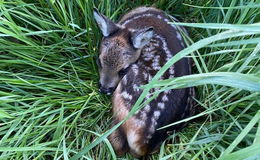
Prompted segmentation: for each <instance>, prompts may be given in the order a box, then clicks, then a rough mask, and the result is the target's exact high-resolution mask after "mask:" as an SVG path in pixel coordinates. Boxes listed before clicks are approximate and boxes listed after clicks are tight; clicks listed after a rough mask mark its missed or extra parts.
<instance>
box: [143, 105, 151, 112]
mask: <svg viewBox="0 0 260 160" xmlns="http://www.w3.org/2000/svg"><path fill="white" fill-rule="evenodd" d="M144 110H145V112H149V111H150V110H151V106H150V105H149V104H147V105H146V106H145V107H144Z"/></svg>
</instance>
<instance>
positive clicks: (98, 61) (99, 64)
mask: <svg viewBox="0 0 260 160" xmlns="http://www.w3.org/2000/svg"><path fill="white" fill-rule="evenodd" d="M96 63H97V65H98V67H99V68H101V67H102V66H101V62H100V59H99V58H97V60H96Z"/></svg>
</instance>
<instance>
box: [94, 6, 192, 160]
mask: <svg viewBox="0 0 260 160" xmlns="http://www.w3.org/2000/svg"><path fill="white" fill-rule="evenodd" d="M94 14H95V19H96V21H97V23H98V24H99V27H100V28H101V31H102V33H103V35H104V38H103V40H102V42H101V46H100V55H99V61H98V64H99V68H100V70H99V73H100V81H99V83H100V90H101V92H103V93H107V94H112V93H113V92H114V93H113V97H112V104H113V113H114V119H115V123H117V122H119V121H121V120H123V119H124V118H125V117H126V116H127V115H128V113H129V111H130V110H131V108H132V107H133V105H134V104H135V102H136V101H137V99H138V97H139V96H140V94H141V93H142V90H141V89H140V88H139V87H140V86H141V85H145V84H147V83H148V82H149V81H150V80H151V78H152V77H153V76H154V75H155V74H156V73H157V72H158V71H159V70H160V69H161V67H162V66H163V65H164V64H165V63H166V62H167V61H169V59H170V58H172V57H173V56H174V55H175V54H176V53H177V52H179V51H180V50H182V49H183V48H184V47H185V46H184V42H183V39H182V37H181V35H180V33H179V32H178V30H177V28H176V26H174V25H170V24H168V22H170V21H171V19H170V18H169V16H168V15H166V14H165V13H164V12H163V11H161V10H158V9H155V8H152V7H140V8H136V9H134V10H132V11H130V12H128V13H127V14H126V15H124V16H123V17H122V18H121V20H120V21H119V22H118V23H113V22H112V21H110V20H109V19H107V18H106V17H105V16H103V15H101V14H100V13H98V12H97V11H96V12H95V13H94ZM190 68H191V66H190V63H189V59H188V58H183V59H181V60H180V61H178V62H177V63H175V64H174V65H173V66H171V67H170V68H169V69H168V70H167V71H166V72H165V73H164V75H163V76H162V77H161V78H160V79H161V80H163V79H169V78H173V77H179V76H183V75H188V74H191V69H190ZM154 91H156V89H153V90H151V91H150V94H149V95H147V96H146V98H145V99H146V100H147V99H149V98H150V97H151V96H152V93H153V92H154ZM193 92H194V91H193V88H186V89H178V90H167V91H164V92H161V93H160V94H159V95H158V96H157V97H156V98H155V99H154V100H152V101H151V102H150V103H149V104H147V105H146V106H144V107H143V108H142V109H140V110H139V111H138V112H137V113H136V114H135V115H134V116H132V117H131V118H130V119H129V120H127V121H126V122H125V123H124V124H123V125H121V126H120V127H119V129H117V130H116V131H115V132H113V133H112V134H111V136H110V137H109V139H110V142H111V143H112V145H113V147H114V149H115V151H116V152H117V153H118V154H124V153H125V152H127V151H130V153H131V154H133V155H134V156H136V157H139V156H143V155H146V154H148V153H150V152H153V151H154V150H156V149H157V148H158V146H159V145H160V144H161V142H162V141H163V140H165V138H166V137H167V131H172V130H177V129H179V128H181V126H182V125H183V124H180V125H175V126H173V127H171V128H167V129H162V130H156V129H157V128H160V127H162V126H165V125H167V124H170V123H173V122H175V121H178V120H181V119H183V118H186V117H188V116H190V115H191V106H192V105H191V104H192V101H191V96H193V94H194V93H193Z"/></svg>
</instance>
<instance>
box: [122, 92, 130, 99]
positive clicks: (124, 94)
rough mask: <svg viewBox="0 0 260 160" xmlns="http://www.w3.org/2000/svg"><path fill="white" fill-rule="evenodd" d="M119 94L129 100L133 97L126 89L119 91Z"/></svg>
mask: <svg viewBox="0 0 260 160" xmlns="http://www.w3.org/2000/svg"><path fill="white" fill-rule="evenodd" d="M121 95H122V96H123V98H125V99H129V100H131V99H132V98H133V96H132V95H130V94H129V93H127V92H126V91H123V92H122V93H121Z"/></svg>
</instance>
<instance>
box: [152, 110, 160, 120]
mask: <svg viewBox="0 0 260 160" xmlns="http://www.w3.org/2000/svg"><path fill="white" fill-rule="evenodd" d="M160 114H161V112H160V111H155V112H154V113H153V116H154V119H156V120H158V119H159V117H160Z"/></svg>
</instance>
